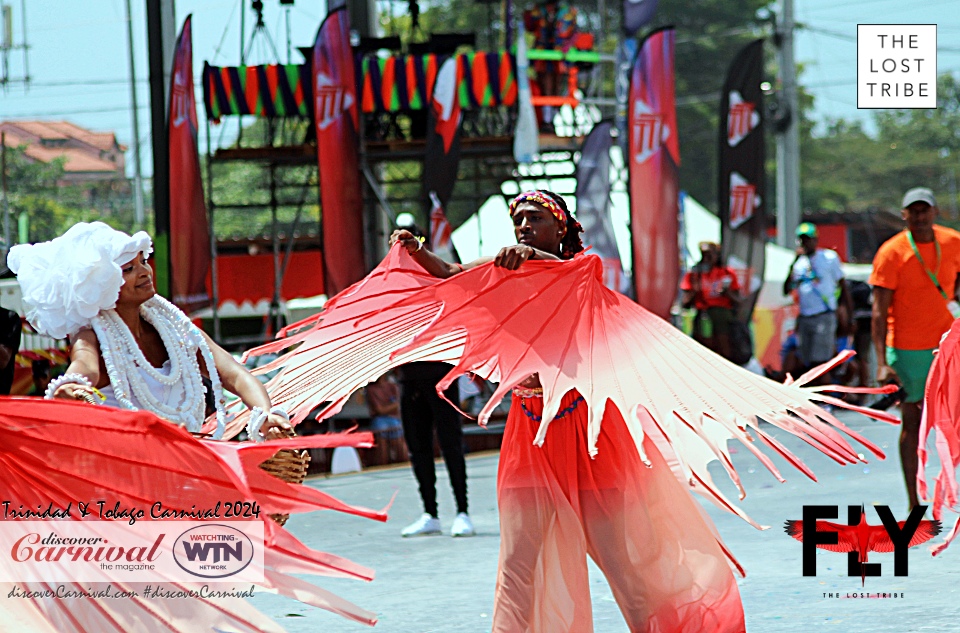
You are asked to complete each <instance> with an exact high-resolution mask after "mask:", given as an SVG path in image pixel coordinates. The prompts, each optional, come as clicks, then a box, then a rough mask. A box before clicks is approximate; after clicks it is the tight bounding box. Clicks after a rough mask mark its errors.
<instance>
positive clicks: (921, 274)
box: [870, 187, 960, 509]
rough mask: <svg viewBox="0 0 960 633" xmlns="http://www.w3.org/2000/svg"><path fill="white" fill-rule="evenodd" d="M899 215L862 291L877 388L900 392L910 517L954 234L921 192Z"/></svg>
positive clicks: (958, 257) (952, 294) (956, 240)
mask: <svg viewBox="0 0 960 633" xmlns="http://www.w3.org/2000/svg"><path fill="white" fill-rule="evenodd" d="M902 207H903V209H902V211H901V215H902V217H903V219H904V220H905V221H906V223H907V229H906V230H905V231H902V232H900V233H898V234H896V235H894V236H893V237H891V238H890V239H889V240H887V241H886V242H884V243H883V245H881V246H880V250H878V251H877V255H876V257H874V259H873V274H871V276H870V284H871V285H872V286H873V314H872V325H873V327H872V335H873V347H874V351H875V352H876V355H877V382H878V383H880V384H887V383H890V382H896V383H899V384H900V385H901V386H902V387H903V390H904V394H903V397H902V401H901V411H902V420H903V421H902V424H901V426H900V464H901V466H902V468H903V477H904V479H905V482H906V485H907V497H908V498H909V502H910V508H911V509H913V507H914V506H916V505H917V504H918V503H919V500H918V498H917V464H918V462H917V447H918V444H919V438H920V416H921V414H922V413H923V391H924V386H925V385H926V381H927V373H928V372H929V370H930V364H931V363H932V362H933V351H934V350H935V349H936V348H937V346H938V345H939V343H940V337H941V336H942V335H943V334H944V333H945V332H946V331H947V330H949V329H950V325H951V324H952V323H953V319H955V318H957V317H960V306H958V305H957V298H956V291H957V275H958V274H960V233H957V232H956V231H954V230H952V229H948V228H946V227H942V226H937V225H935V224H934V220H936V218H937V214H938V213H939V212H938V210H937V203H936V201H935V200H934V197H933V192H932V191H930V190H929V189H927V188H926V187H916V188H914V189H911V190H910V191H908V192H907V193H906V194H905V195H904V196H903V204H902Z"/></svg>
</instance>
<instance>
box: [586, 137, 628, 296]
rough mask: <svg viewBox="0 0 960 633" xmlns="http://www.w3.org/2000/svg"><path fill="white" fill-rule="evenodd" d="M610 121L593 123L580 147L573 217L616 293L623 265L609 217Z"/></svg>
mask: <svg viewBox="0 0 960 633" xmlns="http://www.w3.org/2000/svg"><path fill="white" fill-rule="evenodd" d="M612 130H613V121H610V120H609V119H607V120H604V121H600V122H599V123H597V124H596V125H594V126H593V129H592V130H590V134H588V135H587V138H585V139H584V141H583V146H582V147H581V148H580V162H578V163H577V191H576V197H577V220H579V221H580V225H581V226H582V227H583V244H584V246H591V247H592V250H591V252H593V253H595V254H596V255H599V256H600V259H601V260H603V283H604V285H605V286H606V287H607V288H610V289H611V290H616V291H617V292H620V291H621V290H623V289H624V287H623V266H622V264H621V263H620V249H619V248H617V238H616V236H615V235H614V232H613V222H612V220H611V218H610V148H611V147H613V136H612V135H611V132H612Z"/></svg>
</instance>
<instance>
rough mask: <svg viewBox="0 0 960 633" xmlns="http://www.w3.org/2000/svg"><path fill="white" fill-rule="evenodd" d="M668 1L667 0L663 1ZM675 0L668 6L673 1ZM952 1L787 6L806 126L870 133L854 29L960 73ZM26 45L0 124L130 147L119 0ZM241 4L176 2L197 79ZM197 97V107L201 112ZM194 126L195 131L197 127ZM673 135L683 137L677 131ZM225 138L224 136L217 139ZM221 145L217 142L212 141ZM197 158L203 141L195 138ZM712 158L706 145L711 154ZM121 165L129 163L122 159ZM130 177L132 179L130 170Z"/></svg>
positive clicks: (58, 14)
mask: <svg viewBox="0 0 960 633" xmlns="http://www.w3.org/2000/svg"><path fill="white" fill-rule="evenodd" d="M0 1H2V2H5V3H9V4H11V5H13V9H14V21H15V29H14V31H15V33H14V41H15V43H20V42H21V41H22V33H21V14H20V10H21V0H0ZM663 1H670V0H663ZM673 1H676V0H673ZM957 2H958V0H913V1H911V2H903V0H794V6H795V16H796V21H797V22H798V24H799V25H801V26H802V28H801V29H800V30H799V31H798V32H797V36H796V59H797V61H798V62H799V63H801V64H803V65H804V69H805V70H804V72H803V74H802V75H801V78H800V79H801V84H802V85H804V86H805V87H806V88H807V90H809V91H810V92H811V93H812V94H813V95H814V97H815V112H814V118H815V119H817V120H820V121H822V120H825V119H828V118H847V119H860V120H862V121H864V123H865V125H866V127H867V129H868V130H870V129H872V128H871V125H870V120H871V118H872V112H873V111H870V110H857V107H856V85H855V81H856V32H857V29H856V25H857V23H858V22H862V23H866V22H871V23H891V24H896V23H906V22H910V23H919V24H931V23H933V24H937V25H938V30H937V36H938V49H939V50H938V60H937V61H938V70H939V72H941V73H942V72H947V71H952V72H955V73H958V74H960V12H958V11H956V7H957ZM26 4H27V9H26V10H27V15H26V18H27V38H28V43H29V45H30V47H31V48H30V51H29V69H30V75H31V78H32V82H31V85H30V87H29V89H28V90H27V91H25V90H24V87H23V86H22V85H19V84H15V83H14V84H11V85H8V86H7V87H6V88H5V89H2V88H0V120H6V119H24V118H29V119H46V120H64V119H65V120H69V121H72V122H74V123H76V124H78V125H81V126H84V127H88V128H90V129H93V130H98V131H113V132H115V133H116V134H117V137H118V139H119V140H120V142H121V143H123V144H126V145H128V146H129V145H130V144H131V139H132V136H133V125H132V122H131V114H130V103H131V96H130V87H129V83H128V82H129V70H128V61H127V60H128V52H127V51H128V49H127V28H126V21H125V11H124V6H125V0H84V1H83V2H75V1H73V0H29V2H27V3H26ZM145 4H146V3H145V2H144V1H143V0H131V5H132V11H133V27H134V28H133V32H134V50H135V64H136V72H137V77H138V81H137V94H138V100H139V112H140V135H141V142H142V145H143V149H142V150H141V153H142V156H143V164H144V167H143V173H144V175H145V176H146V177H149V175H150V173H151V168H150V149H149V142H150V137H149V131H150V119H149V114H150V113H149V100H148V96H149V93H148V82H147V38H146V17H145ZM264 5H265V10H264V13H265V23H266V31H267V32H268V33H269V35H270V37H271V38H272V40H273V42H274V43H275V47H276V50H277V52H278V54H279V56H280V58H281V60H282V61H286V58H287V52H286V51H287V48H286V41H287V31H286V23H287V20H286V17H287V15H286V11H285V10H284V9H283V8H281V7H280V5H279V2H278V0H266V1H265V2H264ZM249 6H250V2H249V0H178V1H177V2H176V10H177V21H178V24H179V23H181V22H182V20H183V18H185V17H186V15H187V14H189V13H192V14H193V16H194V17H193V36H194V67H195V76H196V77H199V74H200V71H201V69H202V67H203V62H204V61H205V60H206V61H209V62H210V63H211V64H214V65H235V64H237V63H238V62H239V57H240V55H239V50H240V18H239V14H240V11H241V7H242V9H243V10H245V11H246V14H247V20H246V25H247V34H246V37H245V38H244V40H245V41H246V42H249V41H250V30H251V28H252V25H253V21H254V18H253V13H252V11H251V10H250V9H249ZM325 12H326V5H325V2H324V0H296V2H295V4H294V5H293V7H292V8H291V9H290V10H289V18H290V20H289V22H290V39H291V40H292V46H293V48H294V51H293V60H294V62H299V61H300V60H301V58H300V56H299V53H297V52H296V50H295V48H296V47H297V46H308V45H310V44H311V43H312V42H313V39H314V37H315V35H316V30H317V28H318V27H319V25H320V22H321V20H322V18H323V16H324V14H325ZM249 54H250V57H249V58H248V62H250V63H257V62H266V61H273V60H274V59H275V56H274V54H273V52H272V50H271V49H270V47H269V45H268V44H267V40H266V38H265V37H263V35H262V34H261V35H260V36H258V37H257V39H256V41H255V42H254V45H253V46H252V48H250V53H249ZM8 65H9V69H10V74H11V76H13V77H17V76H22V74H23V63H22V59H21V52H20V51H12V52H11V53H10V57H9V60H8ZM195 84H196V86H197V89H198V96H197V101H198V105H200V108H201V112H200V117H201V119H202V118H203V114H202V102H201V95H200V92H199V89H200V82H199V81H196V80H195ZM202 127H203V126H202V125H201V128H202ZM234 128H235V124H227V125H223V126H219V127H214V128H212V129H213V135H214V143H215V144H216V143H217V140H218V139H229V137H230V135H231V129H234ZM681 133H682V131H681ZM221 134H224V135H225V136H224V137H221V136H220V135H221ZM221 142H222V140H221ZM200 144H201V150H202V151H205V148H206V139H205V137H204V134H203V131H202V130H201V139H200ZM710 151H713V150H712V147H711V148H710ZM128 165H131V169H132V160H130V159H129V157H128ZM131 173H132V172H131Z"/></svg>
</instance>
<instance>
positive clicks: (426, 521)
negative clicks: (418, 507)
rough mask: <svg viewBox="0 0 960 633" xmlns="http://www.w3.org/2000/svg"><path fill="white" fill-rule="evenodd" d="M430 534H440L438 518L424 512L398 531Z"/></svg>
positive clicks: (407, 534)
mask: <svg viewBox="0 0 960 633" xmlns="http://www.w3.org/2000/svg"><path fill="white" fill-rule="evenodd" d="M457 518H459V517H457ZM471 529H473V528H471ZM430 534H440V519H438V518H436V517H432V516H430V515H429V514H427V513H426V512H424V513H423V516H421V517H420V518H419V519H417V520H416V521H414V522H413V523H411V524H410V525H408V526H407V527H405V528H403V531H402V532H400V535H401V536H428V535H430Z"/></svg>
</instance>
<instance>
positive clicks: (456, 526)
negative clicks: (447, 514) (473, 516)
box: [450, 512, 477, 536]
mask: <svg viewBox="0 0 960 633" xmlns="http://www.w3.org/2000/svg"><path fill="white" fill-rule="evenodd" d="M476 534H477V531H476V530H474V529H473V521H471V520H470V515H468V514H467V513H466V512H461V513H460V514H458V515H457V518H456V519H454V520H453V527H451V528H450V536H476Z"/></svg>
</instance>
